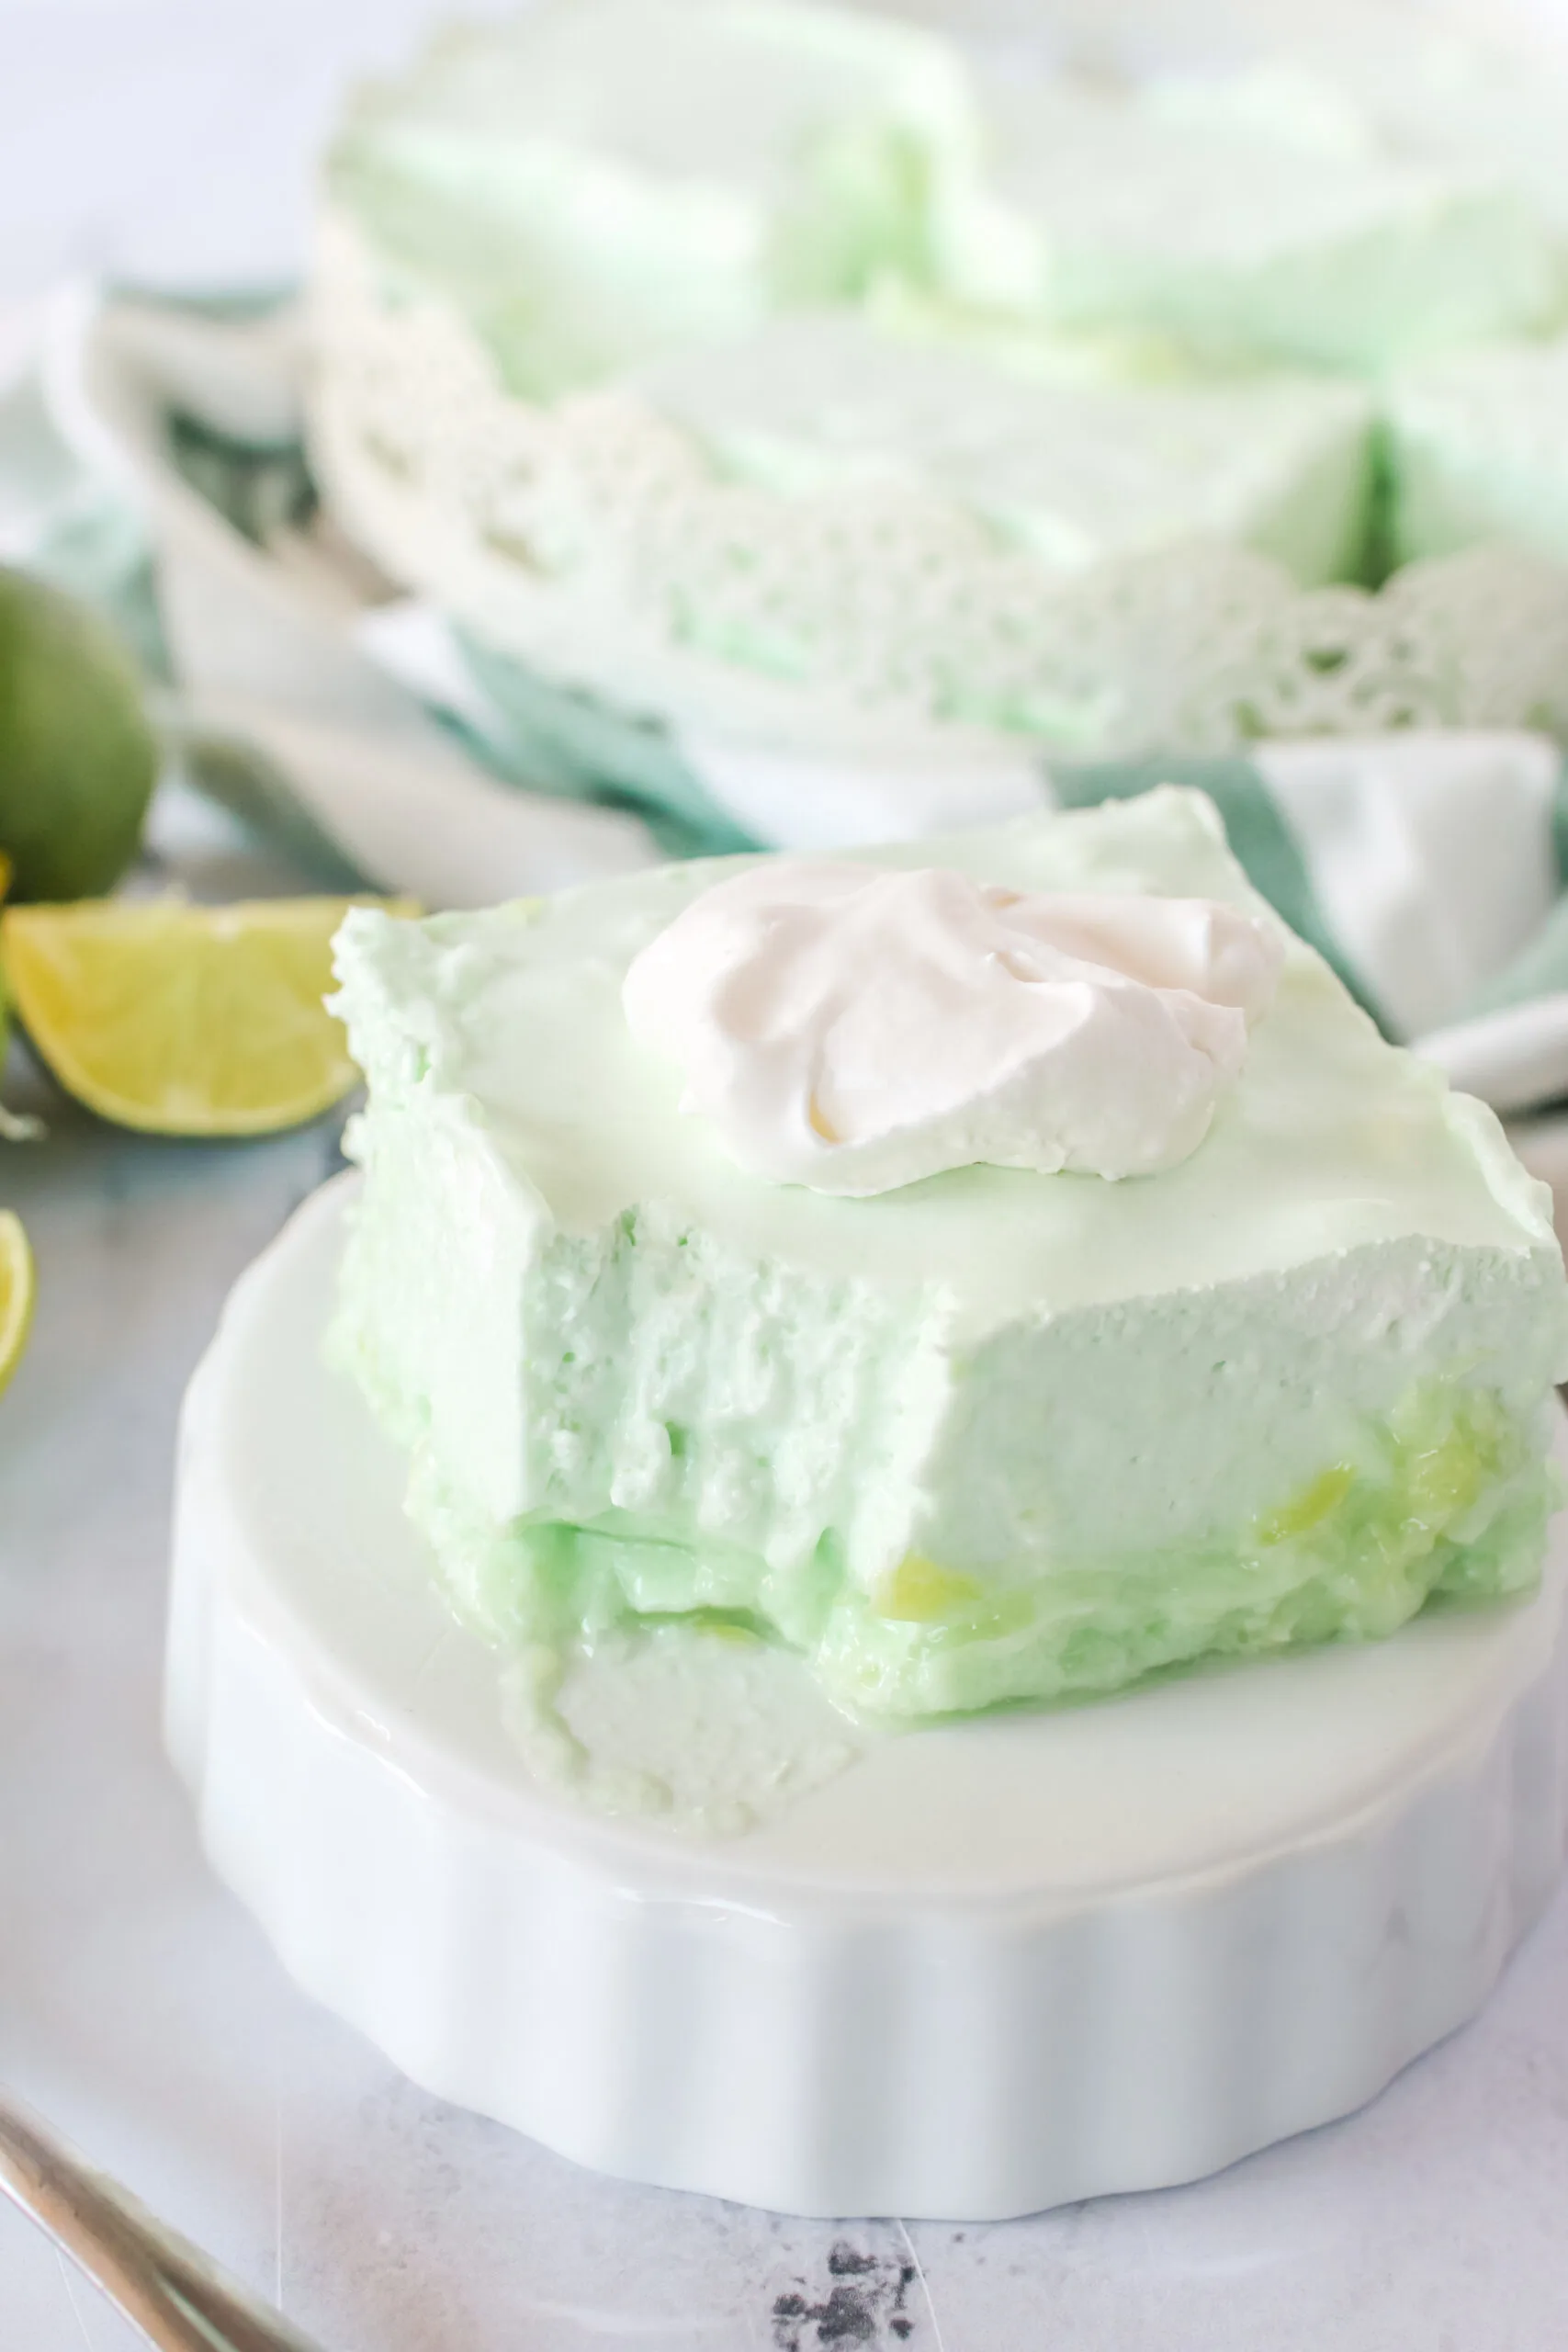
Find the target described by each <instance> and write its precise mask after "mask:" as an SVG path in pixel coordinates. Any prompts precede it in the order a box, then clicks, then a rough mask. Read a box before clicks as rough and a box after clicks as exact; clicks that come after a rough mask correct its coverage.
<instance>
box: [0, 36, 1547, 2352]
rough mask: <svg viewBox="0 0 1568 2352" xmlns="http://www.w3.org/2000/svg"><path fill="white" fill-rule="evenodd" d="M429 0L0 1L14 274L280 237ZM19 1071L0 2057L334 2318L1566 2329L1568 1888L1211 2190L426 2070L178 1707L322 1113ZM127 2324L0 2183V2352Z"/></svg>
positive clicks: (1110, 2343)
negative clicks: (187, 1396) (888, 2196)
mask: <svg viewBox="0 0 1568 2352" xmlns="http://www.w3.org/2000/svg"><path fill="white" fill-rule="evenodd" d="M1521 5H1531V6H1537V7H1538V8H1539V9H1540V10H1541V11H1542V12H1546V11H1547V10H1549V9H1550V8H1551V7H1552V6H1556V5H1557V0H1521ZM432 13H433V10H432V8H431V7H430V6H429V0H267V5H265V6H263V5H260V0H0V301H4V300H8V299H20V298H24V297H26V296H28V295H29V294H31V293H34V292H37V291H39V290H41V288H43V287H44V286H46V285H47V284H48V283H50V282H51V281H52V280H53V279H55V278H56V277H58V276H59V275H60V273H61V271H62V269H69V268H99V267H105V266H107V267H110V268H112V269H114V270H116V271H117V272H120V273H123V274H125V275H129V276H134V277H145V278H152V279H154V280H157V281H161V282H171V283H181V282H192V281H201V280H206V281H208V282H216V281H218V280H222V279H232V278H234V277H251V278H255V279H265V278H266V277H279V276H283V275H287V274H288V271H289V270H290V269H291V267H292V266H293V262H294V257H295V255H296V254H297V251H298V243H299V228H300V223H301V221H302V218H303V202H304V188H305V185H306V182H305V159H306V158H307V157H308V155H309V153H310V149H311V147H312V145H313V143H314V141H315V140H316V138H317V136H318V135H319V130H320V127H321V123H322V122H323V121H324V120H325V119H326V117H327V115H328V113H329V111H330V107H331V105H332V102H333V94H334V92H335V90H336V89H337V87H338V86H339V85H340V83H341V80H342V78H343V76H344V74H345V73H347V72H348V71H350V70H355V71H357V70H364V69H365V68H367V67H368V66H369V65H372V64H373V63H375V62H377V61H378V59H383V58H386V57H388V56H389V55H392V54H395V53H396V52H397V51H398V50H399V49H400V48H402V47H403V46H405V45H406V43H407V41H408V40H409V38H410V36H411V34H412V29H413V28H414V27H415V25H416V24H417V22H418V21H420V20H421V19H423V17H428V16H429V15H430V14H432ZM468 13H470V14H473V13H484V8H483V7H482V6H480V7H478V8H476V6H475V5H474V0H468ZM232 878H234V879H236V880H238V879H241V878H243V877H242V876H239V875H235V876H233V877H232ZM12 1080H13V1083H12V1090H11V1091H12V1094H13V1097H14V1098H15V1097H16V1096H17V1094H18V1093H20V1094H22V1095H24V1096H25V1095H26V1093H27V1091H28V1088H29V1087H31V1088H32V1089H34V1091H36V1092H37V1094H38V1097H39V1103H40V1107H42V1108H44V1109H45V1110H46V1112H47V1114H48V1117H49V1120H50V1126H51V1133H50V1136H49V1139H48V1140H47V1142H45V1143H43V1144H41V1145H39V1146H37V1147H31V1148H22V1147H5V1146H0V1151H4V1152H5V1155H6V1157H5V1164H4V1184H3V1186H0V1196H3V1197H4V1198H5V1199H6V1201H8V1202H11V1203H14V1204H15V1205H16V1206H17V1207H18V1208H19V1209H20V1211H21V1213H22V1215H23V1216H24V1217H25V1219H26V1221H27V1223H28V1228H29V1230H30V1232H31V1234H32V1236H33V1238H34V1243H35V1247H36V1250H37V1253H38V1260H39V1281H40V1295H39V1317H38V1323H37V1328H36V1331H35V1335H34V1340H33V1343H32V1347H31V1350H30V1351H29V1354H28V1359H27V1361H26V1362H25V1363H24V1365H23V1367H22V1370H21V1372H20V1374H18V1377H17V1382H16V1385H15V1386H14V1388H13V1389H12V1390H11V1391H10V1392H9V1394H8V1395H7V1396H6V1398H5V1400H4V1402H3V1404H0V1871H3V1873H4V1877H3V1882H0V1883H3V1884H4V1889H5V1900H4V1906H3V1909H0V2078H3V2079H5V2080H7V2081H9V2082H10V2083H12V2084H13V2085H14V2086H16V2087H17V2089H18V2090H20V2091H21V2092H22V2093H23V2094H24V2095H25V2096H27V2097H28V2098H31V2099H33V2100H34V2101H35V2102H36V2103H37V2104H38V2105H39V2107H40V2108H42V2109H44V2110H45V2112H46V2113H48V2114H49V2115H50V2116H51V2117H52V2118H53V2120H55V2121H56V2122H57V2123H58V2124H60V2125H61V2126H62V2128H63V2129H65V2130H66V2131H69V2132H70V2133H71V2134H73V2136H74V2137H75V2138H76V2139H77V2140H79V2141H80V2142H81V2143H83V2145H84V2146H85V2147H86V2148H87V2149H88V2150H89V2151H90V2152H91V2153H92V2154H94V2155H95V2156H96V2158H97V2159H98V2160H99V2161H101V2162H102V2163H104V2164H106V2165H108V2166H109V2167H110V2168H111V2169H112V2170H114V2171H116V2172H117V2173H118V2175H119V2176H120V2177H123V2178H124V2179H125V2180H126V2181H127V2182H128V2183H129V2184H130V2185H131V2186H132V2187H133V2188H136V2189H137V2190H138V2191H139V2192H140V2193H141V2195H142V2196H143V2197H145V2198H146V2199H148V2200H149V2202H150V2203H152V2205H153V2206H154V2207H155V2208H157V2209H158V2210H160V2211H163V2212H164V2213H165V2214H166V2215H167V2216H168V2217H169V2218H170V2219H171V2220H173V2221H174V2222H176V2223H178V2224H179V2225H180V2226H181V2227H183V2228H185V2229H186V2230H187V2231H188V2232H189V2233H191V2234H192V2235H193V2236H195V2237H197V2239H198V2240H200V2241H201V2242H203V2243H204V2244H206V2245H208V2246H209V2247H210V2248H211V2250H212V2251H213V2252H215V2253H216V2254H217V2255H219V2256H220V2257H221V2258H222V2259H223V2260H224V2261H226V2262H228V2263H229V2264H230V2265H231V2267H233V2268H235V2269H236V2270H238V2271H239V2272H241V2273H242V2274H243V2275H244V2276H245V2277H246V2278H250V2279H251V2280H253V2281H254V2283H255V2284H257V2285H258V2286H259V2287H261V2288H262V2289H263V2290H265V2291H266V2292H267V2293H269V2294H272V2295H274V2296H275V2297H276V2299H277V2300H279V2301H281V2302H282V2303H283V2304H284V2305H285V2307H286V2308H287V2309H288V2312H290V2313H291V2314H292V2315H293V2316H294V2317H296V2318H297V2319H298V2320H299V2322H300V2323H301V2324H305V2325H307V2326H309V2327H310V2328H311V2329H313V2330H314V2331H316V2332H317V2334H318V2335H320V2337H321V2341H322V2344H323V2346H324V2347H325V2352H618V2347H625V2352H632V2347H638V2352H645V2348H646V2347H648V2346H653V2345H660V2344H662V2345H667V2346H670V2347H671V2352H818V2347H819V2346H821V2347H830V2346H852V2347H858V2346H871V2347H873V2352H876V2347H886V2352H891V2348H892V2347H894V2346H900V2345H907V2346H911V2347H913V2352H1325V2348H1326V2347H1328V2346H1333V2347H1335V2352H1407V2347H1408V2352H1548V2347H1549V2346H1553V2345H1556V2344H1559V2343H1562V2342H1564V2341H1568V2257H1565V2256H1564V2252H1563V2227H1562V2217H1563V2213H1564V2211H1565V2210H1568V2208H1565V2199H1568V1895H1565V1896H1564V1897H1563V1898H1562V1899H1560V1900H1559V1902H1558V1904H1557V1905H1556V1907H1555V1909H1554V1910H1553V1912H1552V1913H1551V1916H1550V1917H1549V1918H1548V1919H1547V1921H1546V1922H1545V1923H1544V1925H1543V1926H1542V1927H1541V1928H1540V1929H1539V1930H1538V1931H1537V1932H1536V1934H1535V1935H1534V1936H1533V1937H1532V1938H1531V1939H1530V1940H1529V1944H1528V1945H1527V1946H1526V1948H1525V1949H1524V1951H1522V1952H1521V1954H1520V1955H1519V1956H1518V1958H1517V1961H1516V1962H1515V1963H1514V1965H1513V1966H1512V1968H1511V1969H1510V1970H1509V1972H1508V1974H1507V1976H1506V1980H1505V1982H1504V1984H1503V1985H1502V1986H1501V1988H1500V1990H1499V1992H1498V1994H1497V1996H1496V1997H1495V2000H1494V2002H1493V2003H1492V2005H1491V2007H1490V2008H1489V2009H1488V2011H1487V2012H1486V2014H1485V2016H1484V2017H1483V2018H1482V2019H1481V2020H1480V2021H1479V2022H1478V2023H1477V2024H1475V2025H1474V2026H1472V2028H1470V2029H1469V2030H1466V2031H1465V2032H1463V2033H1461V2034H1460V2035H1458V2036H1456V2037H1455V2038H1454V2039H1453V2040H1452V2041H1450V2042H1449V2043H1448V2044H1446V2045H1445V2046H1444V2047H1443V2048H1441V2049H1439V2050H1438V2051H1437V2052H1434V2053H1433V2054H1432V2055H1431V2056H1429V2057H1428V2058H1427V2059H1426V2060H1424V2061H1423V2062H1422V2063H1421V2064H1418V2065H1417V2066H1416V2067H1415V2068H1414V2069H1412V2070H1411V2072H1410V2073H1409V2074H1407V2075H1405V2076H1404V2077H1403V2078H1402V2079H1401V2080H1400V2081H1398V2082H1397V2083H1396V2084H1395V2085H1394V2086H1393V2087H1392V2088H1391V2089H1390V2090H1389V2091H1388V2092H1387V2093H1386V2094H1385V2095H1384V2097H1383V2098H1381V2099H1380V2100H1378V2101H1377V2102H1376V2104H1375V2105H1374V2106H1373V2107H1371V2109H1368V2110H1367V2111H1366V2112H1365V2113H1363V2114H1362V2115H1360V2116H1359V2117H1356V2118H1354V2119H1352V2120H1350V2121H1348V2122H1346V2123H1344V2124H1340V2125H1337V2126H1335V2127H1333V2128H1331V2129H1328V2130H1325V2131H1319V2132H1316V2133H1314V2134H1312V2135H1310V2136H1309V2137H1307V2138H1305V2139H1303V2140H1300V2141H1297V2142H1294V2143H1290V2144H1288V2145H1286V2146H1284V2147H1281V2148H1278V2149H1275V2150H1273V2151H1271V2152H1270V2153H1269V2154H1265V2155H1262V2156H1259V2157H1257V2158H1255V2159H1253V2160H1252V2161H1250V2162H1249V2163H1247V2164H1245V2165H1240V2166H1238V2167H1236V2168H1235V2170H1233V2171H1231V2172H1230V2173H1227V2174H1225V2175H1224V2176H1222V2177H1219V2178H1217V2179H1215V2180H1213V2181H1210V2182H1208V2183H1205V2184H1202V2185H1201V2186H1199V2187H1197V2188H1190V2189H1185V2190H1181V2191H1177V2192H1172V2193H1169V2194H1165V2195H1157V2196H1145V2197H1140V2198H1133V2199H1116V2200H1107V2201H1103V2202H1100V2203H1096V2204H1091V2205H1087V2206H1082V2207H1077V2208H1073V2209H1070V2210H1067V2211H1061V2212H1057V2213H1054V2214H1050V2215H1047V2216H1044V2217H1043V2218H1041V2219H1038V2220H1035V2221H1032V2222H1025V2223H1015V2224H1010V2225H1007V2226H1003V2227H998V2228H988V2229H976V2228H970V2229H948V2228H942V2227H939V2226H936V2225H933V2224H930V2223H914V2224H911V2225H909V2226H908V2228H906V2227H905V2226H904V2224H902V2223H901V2222H897V2221H882V2222H868V2223H856V2224H846V2225H844V2226H842V2227H840V2228H838V2229H831V2228H828V2227H824V2226H822V2225H818V2224H812V2223H798V2222H785V2221H780V2220H778V2219H776V2218H773V2217H771V2216H768V2215H764V2214H757V2213H751V2212H748V2211H741V2210H739V2209H736V2208H731V2207H725V2206H719V2205H716V2204H711V2203H707V2202H705V2201H703V2200H700V2199H691V2198H684V2197H679V2196H674V2195H666V2194H660V2193H656V2192H650V2191H644V2190H639V2189H636V2188H626V2187H622V2186H619V2185H616V2184H613V2183H608V2182H604V2181H600V2180H597V2179H594V2178H592V2177H589V2176H587V2175H585V2174H583V2173H581V2172H579V2171H578V2170H576V2169H575V2168H574V2167H572V2166H570V2165H567V2164H565V2163H563V2162H561V2161H559V2160H558V2159H557V2158H555V2157H552V2156H550V2155H548V2154H546V2153H545V2152H544V2151H542V2150H540V2149H538V2148H536V2147H535V2146H532V2145H530V2144H529V2143H526V2142H524V2141H522V2140H520V2139H518V2138H516V2137H514V2136H513V2135H512V2134H510V2133H508V2132H506V2131H503V2130H502V2129H500V2128H499V2127H496V2126H493V2125H491V2124H488V2123H485V2122H482V2121H479V2120H475V2119H473V2118H470V2117H468V2116H464V2115H462V2114H458V2113H457V2112H454V2111H452V2110H449V2109H443V2108H442V2107H440V2106H439V2105H438V2104H436V2103H434V2102H433V2101H432V2100H430V2099H429V2098H426V2097H425V2096H423V2094H422V2093H420V2092H418V2091H416V2090H414V2089H412V2087H411V2086H409V2085H407V2084H406V2083H404V2082H402V2081H401V2080H400V2078H399V2077H398V2076H397V2075H394V2074H393V2073H392V2071H391V2070H390V2068H389V2067H388V2066H387V2065H386V2064H384V2063H383V2062H382V2061H381V2060H380V2058H379V2057H378V2055H377V2054H376V2053H375V2052H373V2051H372V2050H370V2049H369V2048H368V2047H367V2045H366V2044H365V2043H364V2042H362V2041H359V2040H358V2039H357V2038H356V2037H355V2036H354V2035H353V2034H351V2033H350V2032H348V2031H347V2030H344V2029H343V2028H341V2027H339V2026H338V2025H337V2024H336V2023H335V2022H334V2021H333V2019H332V2018H329V2017H327V2016H325V2015H324V2014H323V2013H321V2011H319V2010H318V2009H316V2008H314V2007H312V2006H311V2005H310V2004H309V2003H308V2002H306V2001H305V2000H303V1999H302V1998H301V1997H300V1996H298V1995H297V1994H296V1993H295V1992H294V1991H293V1990H292V1989H291V1987H290V1986H289V1985H288V1982H287V1981H286V1979H285V1978H284V1977H283V1975H282V1973H281V1972H280V1970H279V1969H278V1967H277V1966H276V1963H275V1962H274V1961H273V1960H272V1958H271V1956H270V1954H269V1952H268V1951H267V1950H266V1948H265V1945H264V1944H263V1942H262V1939H261V1938H260V1936H259V1934H258V1933H257V1932H256V1930H255V1929H254V1928H253V1927H252V1926H251V1924H250V1922H249V1920H248V1919H247V1918H246V1917H245V1916H244V1915H243V1912H241V1911H240V1909H239V1908H238V1906H237V1905H235V1904H234V1903H233V1902H232V1901H231V1900H230V1898H229V1897H228V1896H227V1895H226V1894H223V1893H222V1892H221V1891H220V1889H219V1888H218V1887H217V1885H216V1884H215V1883H214V1882H213V1881H212V1880H211V1878H210V1877H209V1874H208V1872H207V1871H206V1869H205V1867H204V1865H203V1863H202V1860H201V1858H200V1855H199V1853H198V1850H197V1841H196V1836H195V1830H194V1826H193V1824H192V1822H191V1820H190V1818H189V1815H188V1813H187V1810H186V1804H185V1800H184V1798H183V1795H182V1793H181V1792H180V1790H179V1789H178V1788H177V1786H176V1785H175V1781H174V1779H173V1777H172V1775H171V1773H170V1771H169V1770H168V1768H167V1766H166V1765H165V1764H164V1760H163V1757H162V1753H161V1748H160V1743H159V1735H158V1679H159V1648H160V1632H161V1615H162V1600H163V1582H164V1554H165V1544H166V1537H167V1519H168V1496H169V1480H170V1467H171V1451H172V1445H173V1437H174V1427H175V1410H176V1407H177V1403H178V1398H179V1394H180V1390H181V1387H182V1385H183V1384H184V1381H185V1379H186V1374H188V1372H189V1370H190V1368H191V1366H192V1364H193V1363H194V1362H195V1360H196V1357H197V1353H198V1352H199V1351H200V1349H201V1347H202V1345H203V1342H204V1340H206V1338H207V1336H208V1334H209V1331H210V1329H211V1327H212V1323H213V1320H214V1317H215V1316H216V1313H217V1310H218V1306H219V1303H220V1299H221V1297H222V1295H223V1293H224V1291H225V1290H226V1288H227V1286H228V1285H229V1283H231V1280H232V1279H233V1277H234V1275H235V1274H236V1273H237V1272H239V1270H240V1268H241V1267H242V1266H243V1264H244V1263H245V1261H247V1260H248V1259H249V1258H250V1257H251V1256H252V1255H253V1254H254V1252H255V1250H258V1249H259V1248H260V1247H261V1245H262V1244H263V1243H264V1242H265V1240H266V1239H267V1238H269V1237H270V1236H271V1234H272V1233H273V1232H274V1231H275V1230H276V1227H277V1226H278V1225H279V1224H280V1222H281V1221H282V1219H283V1217H284V1216H285V1215H286V1214H287V1213H288V1210H289V1208H290V1207H291V1206H292V1205H293V1204H294V1203H295V1202H296V1201H298V1200H299V1198H300V1197H301V1196H302V1195H303V1194H304V1193H305V1192H306V1191H308V1190H309V1189H310V1187H311V1186H312V1185H314V1184H315V1183H316V1182H318V1181H319V1180H320V1178H321V1176H322V1174H323V1173H325V1172H326V1171H327V1170H329V1169H330V1168H331V1167H332V1166H333V1164H334V1162H335V1148H336V1130H335V1126H334V1125H333V1124H331V1123H329V1124H327V1125H321V1126H318V1127H316V1128H312V1129H310V1130H307V1131H305V1132H304V1133H302V1134H299V1135H296V1136H288V1137H284V1138H281V1139H279V1140H277V1141H276V1142H270V1143H265V1144H255V1145H247V1146H243V1147H240V1146H236V1147H217V1146H215V1147H197V1146H188V1145H180V1144H172V1143H160V1142H155V1141H150V1140H147V1139H142V1138H136V1137H130V1136H121V1135H117V1134H115V1133H113V1132H112V1131H110V1130H108V1129H107V1128H105V1127H103V1126H101V1125H97V1124H96V1123H95V1122H94V1121H93V1120H91V1119H90V1118H89V1117H87V1116H86V1114H83V1113H79V1112H77V1111H75V1110H73V1108H72V1107H70V1106H69V1105H67V1104H63V1103H61V1102H60V1101H59V1099H58V1098H57V1097H55V1096H53V1095H52V1094H51V1093H50V1092H49V1091H47V1090H46V1089H43V1088H42V1087H41V1086H40V1085H39V1082H38V1081H37V1080H33V1079H31V1078H29V1076H28V1073H27V1071H26V1069H25V1067H23V1066H21V1065H19V1064H14V1065H13V1070H12ZM132 2342H133V2338H132V2335H131V2332H130V2329H129V2328H128V2327H127V2326H126V2325H124V2324H122V2323H120V2322H118V2321H117V2320H116V2319H115V2318H114V2317H113V2315H112V2314H110V2313H109V2312H107V2310H106V2308H105V2307H104V2306H103V2305H102V2304H101V2303H100V2302H99V2301H98V2300H97V2299H96V2296H95V2295H94V2294H93V2292H92V2290H90V2289H88V2288H87V2287H85V2285H83V2284H82V2283H81V2282H80V2281H78V2280H76V2279H75V2278H73V2277H72V2276H70V2275H68V2274H67V2272H66V2270H65V2268H64V2267H63V2265H62V2263H61V2262H60V2261H59V2260H58V2259H57V2257H56V2256H55V2255H54V2254H53V2253H52V2251H51V2249H50V2248H49V2247H48V2246H47V2245H46V2244H45V2243H44V2241H43V2240H42V2239H41V2238H40V2237H39V2236H38V2235H37V2234H36V2233H34V2232H33V2231H32V2230H31V2229H30V2228H29V2226H28V2224H27V2223H26V2222H23V2221H22V2220H21V2219H20V2218H19V2217H18V2216H17V2215H16V2214H14V2213H13V2212H11V2211H10V2210H9V2209H5V2210H0V2346H3V2347H4V2352H83V2347H86V2352H126V2348H127V2347H129V2346H131V2344H132Z"/></svg>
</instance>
